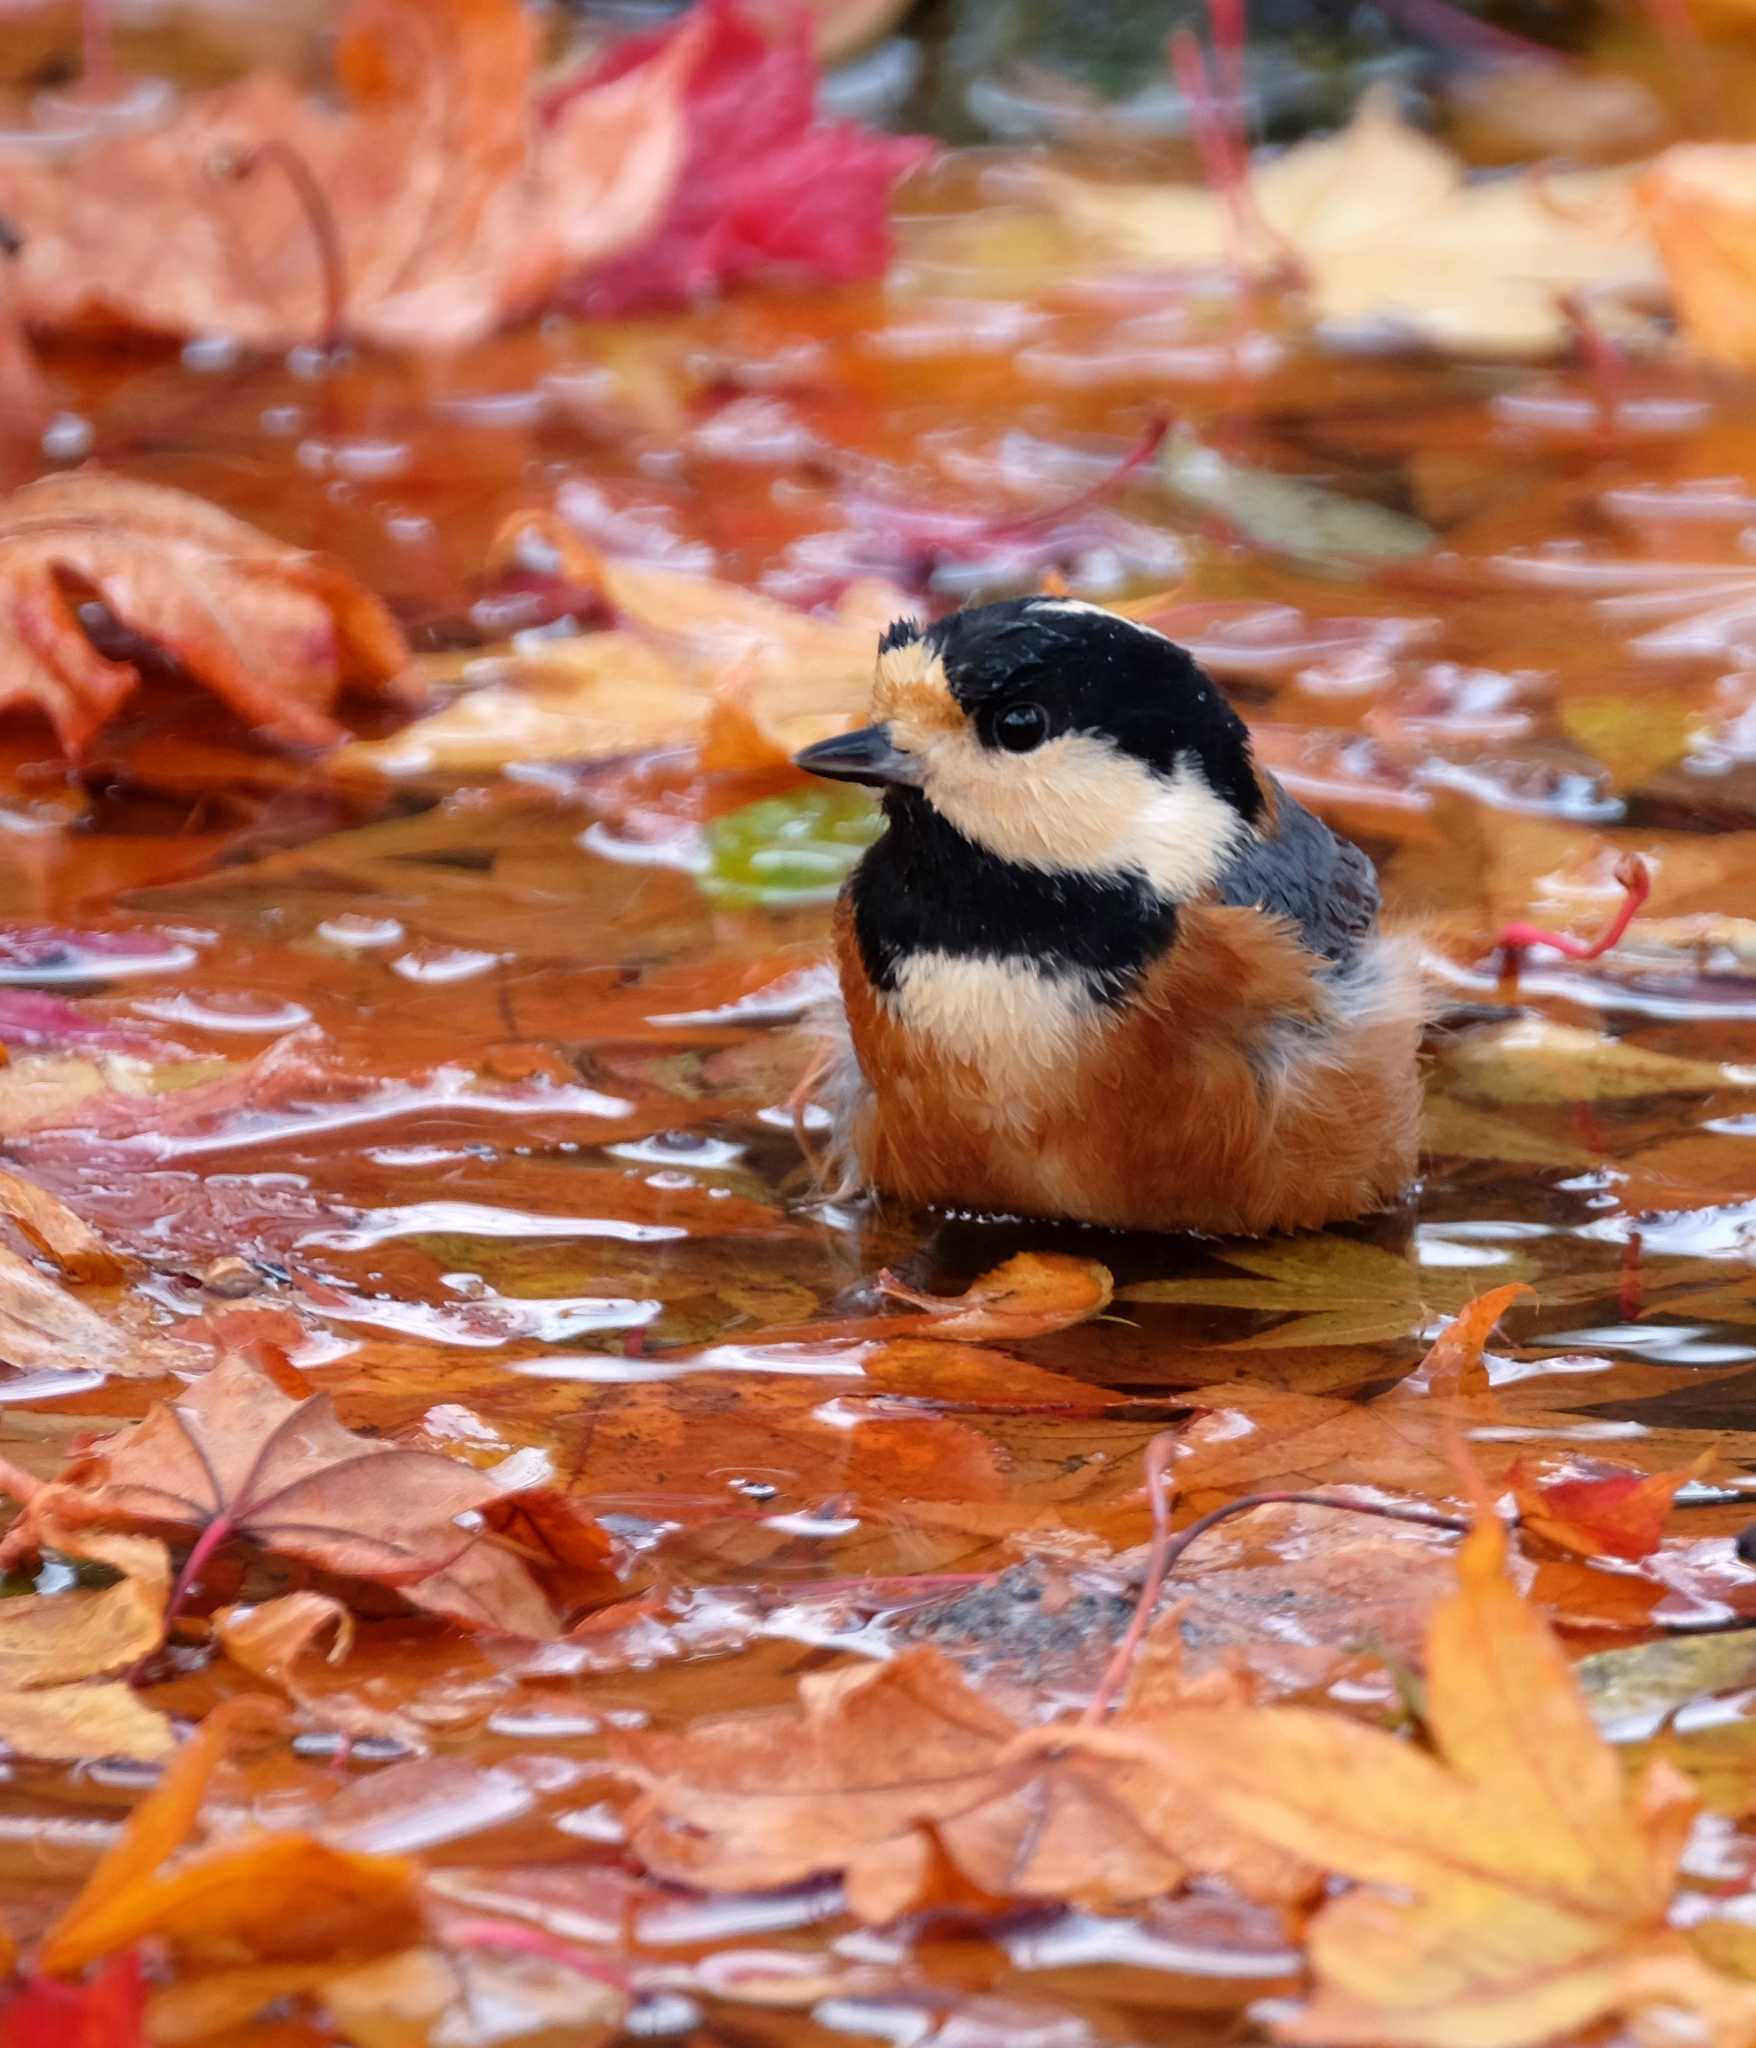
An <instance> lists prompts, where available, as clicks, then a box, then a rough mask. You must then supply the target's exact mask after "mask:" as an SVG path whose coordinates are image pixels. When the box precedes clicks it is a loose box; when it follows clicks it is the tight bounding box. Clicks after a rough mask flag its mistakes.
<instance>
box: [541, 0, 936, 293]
mask: <svg viewBox="0 0 1756 2048" xmlns="http://www.w3.org/2000/svg"><path fill="white" fill-rule="evenodd" d="M699 13H700V17H701V26H699V27H698V30H697V32H698V33H701V35H702V43H701V48H700V51H699V54H698V55H697V57H696V59H695V63H694V66H693V68H692V70H691V72H690V74H689V81H688V85H687V86H686V88H685V91H684V116H685V121H686V124H687V129H688V136H689V141H688V152H687V155H686V157H685V160H684V165H683V172H682V175H681V177H680V178H679V179H678V181H677V185H676V188H675V191H674V193H673V195H672V199H671V205H670V210H669V212H668V213H667V214H666V215H665V217H664V219H663V220H662V221H661V223H660V225H659V227H658V230H657V232H656V233H655V234H654V235H653V236H652V237H651V239H650V240H648V241H646V242H644V243H642V244H640V245H638V246H637V247H635V248H632V249H630V250H628V251H626V252H625V253H624V254H623V255H621V256H619V257H616V258H614V259H613V260H612V261H610V262H609V263H608V264H606V265H604V266H603V267H601V268H599V269H596V270H592V271H590V272H588V273H585V274H583V275H582V276H580V277H579V278H578V279H576V280H575V282H574V283H573V285H572V286H571V287H570V288H569V289H567V290H566V291H564V293H563V298H564V299H565V301H566V302H567V303H568V304H569V305H570V306H572V307H573V308H574V309H575V310H577V311H579V312H582V313H590V314H598V315H612V316H613V315H616V314H622V313H631V312H636V311H640V310H644V309H646V308H649V307H654V306H674V305H687V304H690V303H692V302H694V301H696V300H699V299H703V298H708V297H711V296H712V295H713V294H715V293H716V292H719V291H722V290H724V289H725V288H726V287H727V286H728V285H732V284H736V283H738V282H739V281H740V280H742V279H744V278H749V277H754V276H758V275H763V276H770V275H773V274H775V273H776V272H781V273H786V274H788V275H791V276H793V277H796V278H810V279H814V280H821V281H828V282H833V283H845V282H849V281H852V280H853V279H856V278H862V277H875V276H877V275H878V274H879V273H880V272H881V271H882V270H883V269H884V267H885V265H886V264H887V263H888V262H889V260H890V190H891V187H892V186H893V185H894V184H895V183H896V181H897V180H898V179H899V178H900V177H901V176H902V175H903V173H904V172H905V171H909V170H912V169H913V168H914V166H915V165H916V164H918V163H920V162H921V161H922V160H923V159H924V158H925V157H927V156H928V155H930V154H931V152H932V149H933V144H932V143H931V142H929V141H928V140H927V139H926V138H925V137H923V136H913V135H903V136H898V135H880V134H878V133H876V132H875V131H874V130H872V129H870V128H864V127H861V126H860V125H859V124H858V123H856V122H852V121H834V122H825V123H819V122H818V120H817V64H816V60H815V58H814V57H813V55H812V52H811V38H810V29H809V23H808V20H807V18H806V16H805V14H804V11H803V10H802V9H801V10H800V13H799V17H798V19H797V21H796V22H795V24H794V26H793V28H792V29H791V30H790V31H789V33H788V34H787V35H786V36H785V38H783V39H782V40H781V41H780V42H778V43H771V42H770V41H769V40H768V38H767V37H766V36H764V35H763V34H762V32H761V30H760V29H759V28H758V27H757V26H756V25H755V23H754V22H752V21H751V20H750V18H749V17H748V16H747V15H746V14H745V13H744V12H743V11H742V10H741V9H740V7H739V6H738V5H737V0H702V6H701V9H700V10H699ZM693 20H694V17H691V21H693ZM681 33H683V30H682V29H681V28H669V29H664V30H658V31H655V32H654V33H652V34H650V35H645V36H631V37H629V38H627V39H626V40H625V41H623V42H621V43H619V44H618V45H617V46H616V48H615V49H614V50H612V51H611V52H610V53H609V54H608V55H607V56H606V57H604V58H602V59H601V60H600V61H599V62H598V63H597V64H595V65H593V66H591V67H589V68H587V69H586V70H584V71H581V72H579V73H577V74H576V75H575V76H573V77H572V78H570V79H569V80H567V81H566V83H565V84H563V85H562V86H560V87H559V88H558V89H557V90H556V92H555V93H554V94H553V95H552V96H551V97H550V99H549V101H548V103H547V106H546V108H545V113H546V114H547V115H548V117H549V118H551V119H553V118H554V117H555V116H556V115H557V114H559V112H560V111H561V110H562V108H564V107H565V106H566V105H567V104H568V103H569V102H570V101H571V100H572V99H573V98H574V97H576V96H577V95H578V94H580V93H582V92H587V91H590V90H591V89H592V88H594V87H596V86H601V85H605V84H607V83H609V82H610V81H611V80H613V79H616V78H620V77H622V76H623V75H624V74H625V73H627V72H630V71H632V70H634V69H636V68H637V67H638V66H640V65H642V64H645V63H647V62H649V61H650V60H651V59H652V58H653V57H654V56H656V55H658V54H659V52H661V51H662V50H663V49H664V48H665V47H666V46H667V44H668V43H669V42H670V40H671V39H672V38H673V37H674V36H677V35H679V34H681Z"/></svg>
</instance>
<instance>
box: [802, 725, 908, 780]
mask: <svg viewBox="0 0 1756 2048" xmlns="http://www.w3.org/2000/svg"><path fill="white" fill-rule="evenodd" d="M793 766H794V767H795V768H803V769H804V771H805V773H806V774H807V775H824V776H827V777H828V778H829V780H830V781H831V782H870V783H872V784H873V785H874V786H875V787H878V788H882V787H884V785H886V784H887V783H902V784H904V785H907V786H912V785H914V784H916V783H918V782H919V781H920V779H921V764H920V762H919V760H917V759H916V757H915V756H914V755H913V754H905V753H904V752H903V751H902V749H901V748H900V747H898V746H896V745H894V744H893V743H892V741H891V738H890V729H889V727H888V726H883V725H866V726H862V727H861V728H860V730H859V731H858V732H844V733H839V734H837V736H836V737H835V738H834V739H832V740H819V741H818V742H817V744H816V745H815V746H814V747H807V748H806V749H805V751H804V752H803V753H802V754H795V755H794V756H793Z"/></svg>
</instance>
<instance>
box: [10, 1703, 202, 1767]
mask: <svg viewBox="0 0 1756 2048" xmlns="http://www.w3.org/2000/svg"><path fill="white" fill-rule="evenodd" d="M0 1742H3V1743H4V1744H5V1745H6V1747H7V1748H8V1749H9V1750H11V1751H12V1752H13V1754H14V1755H15V1756H26V1757H40V1758H44V1759H48V1760H55V1759H61V1760H63V1761H66V1762H68V1763H78V1762H82V1761H84V1762H93V1761H101V1760H103V1759H104V1758H106V1757H118V1758H126V1759H128V1760H129V1761H130V1762H132V1763H143V1764H151V1763H157V1762H158V1760H159V1759H160V1758H161V1757H164V1756H168V1755H169V1754H170V1753H171V1751H172V1750H173V1749H174V1748H175V1747H176V1737H175V1736H174V1735H173V1734H172V1732H171V1724H170V1722H169V1721H168V1720H167V1719H166V1718H165V1716H164V1715H163V1714H161V1713H160V1712H159V1710H158V1709H157V1708H156V1707H153V1706H149V1705H148V1704H147V1702H146V1701H145V1700H143V1699H142V1698H141V1697H140V1695H139V1694H138V1693H137V1692H135V1691H134V1689H133V1688H132V1687H131V1686H128V1685H120V1684H106V1683H97V1684H91V1685H57V1686H50V1687H46V1688H43V1689H41V1690H37V1691H31V1692H19V1691H15V1690H13V1689H12V1688H11V1687H4V1688H0Z"/></svg>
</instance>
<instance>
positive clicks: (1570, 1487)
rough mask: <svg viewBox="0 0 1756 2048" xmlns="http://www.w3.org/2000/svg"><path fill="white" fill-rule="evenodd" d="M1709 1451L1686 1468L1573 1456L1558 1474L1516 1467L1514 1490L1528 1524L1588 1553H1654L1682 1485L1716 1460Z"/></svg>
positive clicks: (1544, 1535) (1553, 1539) (1634, 1555)
mask: <svg viewBox="0 0 1756 2048" xmlns="http://www.w3.org/2000/svg"><path fill="white" fill-rule="evenodd" d="M1714 1456H1715V1454H1714V1453H1713V1452H1712V1451H1707V1452H1705V1453H1703V1455H1702V1456H1701V1458H1699V1459H1698V1460H1697V1461H1696V1463H1695V1464H1694V1465H1693V1466H1691V1467H1690V1468H1689V1469H1688V1470H1687V1471H1683V1472H1650V1473H1649V1472H1635V1471H1629V1470H1628V1469H1627V1468H1626V1467H1618V1466H1615V1465H1611V1464H1608V1463H1605V1462H1603V1461H1601V1460H1599V1461H1591V1460H1570V1461H1569V1463H1568V1464H1567V1465H1566V1466H1564V1467H1563V1469H1562V1470H1561V1472H1559V1473H1557V1474H1555V1475H1553V1476H1548V1477H1545V1476H1541V1475H1538V1474H1534V1473H1527V1472H1525V1471H1524V1470H1523V1468H1522V1467H1521V1466H1515V1467H1514V1468H1513V1474H1512V1485H1513V1492H1514V1495H1515V1497H1516V1499H1517V1501H1518V1508H1519V1514H1520V1516H1521V1518H1522V1521H1523V1526H1524V1527H1525V1528H1527V1529H1529V1530H1530V1531H1531V1533H1532V1534H1533V1535H1536V1536H1540V1537H1542V1538H1543V1539H1544V1540H1545V1541H1547V1542H1549V1543H1553V1544H1555V1545H1557V1546H1558V1547H1559V1548H1560V1549H1563V1550H1573V1551H1577V1552H1579V1554H1580V1555H1581V1556H1584V1557H1625V1558H1633V1559H1638V1558H1642V1557H1650V1556H1651V1555H1652V1553H1653V1552H1654V1551H1655V1550H1656V1549H1657V1548H1658V1547H1659V1544H1660V1542H1661V1541H1662V1540H1663V1538H1664V1533H1665V1524H1666V1523H1667V1522H1668V1521H1669V1520H1670V1515H1671V1505H1672V1503H1673V1502H1674V1501H1675V1499H1676V1497H1677V1489H1678V1488H1679V1487H1681V1486H1684V1485H1687V1483H1688V1482H1689V1481H1690V1480H1691V1479H1698V1478H1700V1476H1701V1474H1702V1473H1703V1472H1705V1471H1706V1470H1707V1468H1708V1467H1709V1466H1710V1465H1711V1464H1712V1463H1713V1460H1714Z"/></svg>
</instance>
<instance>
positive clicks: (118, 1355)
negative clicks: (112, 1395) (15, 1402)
mask: <svg viewBox="0 0 1756 2048" xmlns="http://www.w3.org/2000/svg"><path fill="white" fill-rule="evenodd" d="M140 1307H141V1304H140V1303H139V1302H138V1301H136V1300H135V1299H133V1298H132V1297H130V1298H128V1299H127V1306H126V1310H125V1312H123V1313H120V1314H118V1313H115V1312H114V1311H112V1313H110V1314H108V1315H104V1314H100V1313H99V1311H98V1310H97V1309H96V1308H95V1307H93V1306H92V1304H91V1303H90V1302H89V1301H86V1300H83V1299H82V1298H81V1297H80V1296H79V1295H77V1294H74V1293H73V1292H72V1291H71V1290H70V1289H68V1288H66V1287H63V1286H62V1285H61V1283H60V1282H59V1281H58V1280H54V1279H51V1278H50V1276H49V1275H48V1274H47V1273H43V1272H39V1271H38V1270H37V1268H36V1267H35V1266H33V1265H32V1264H31V1262H30V1260H29V1259H24V1258H20V1257H19V1255H18V1253H17V1252H14V1251H9V1250H8V1249H7V1248H6V1246H5V1245H0V1361H3V1362H4V1363H5V1364H7V1365H12V1366H16V1367H17V1368H18V1369H19V1371H21V1372H53V1371H61V1370H65V1369H68V1368H73V1369H79V1368H82V1367H83V1368H89V1369H90V1370H91V1371H93V1372H101V1373H109V1374H114V1375H116V1376H118V1377H120V1378H128V1379H158V1378H161V1377H162V1376H163V1375H164V1374H166V1373H168V1372H171V1371H173V1370H175V1369H176V1368H177V1367H178V1366H180V1365H182V1366H187V1365H190V1364H198V1363H199V1362H200V1360H201V1353H200V1352H199V1350H197V1349H196V1348H195V1347H194V1346H192V1345H188V1344H185V1343H183V1342H182V1341H181V1340H180V1339H178V1338H176V1337H173V1336H170V1335H168V1334H166V1335H161V1334H159V1332H157V1331H156V1330H154V1329H152V1328H150V1327H148V1326H146V1325H145V1323H144V1318H143V1316H142V1315H141V1314H140V1313H139V1312H138V1311H139V1309H140Z"/></svg>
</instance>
